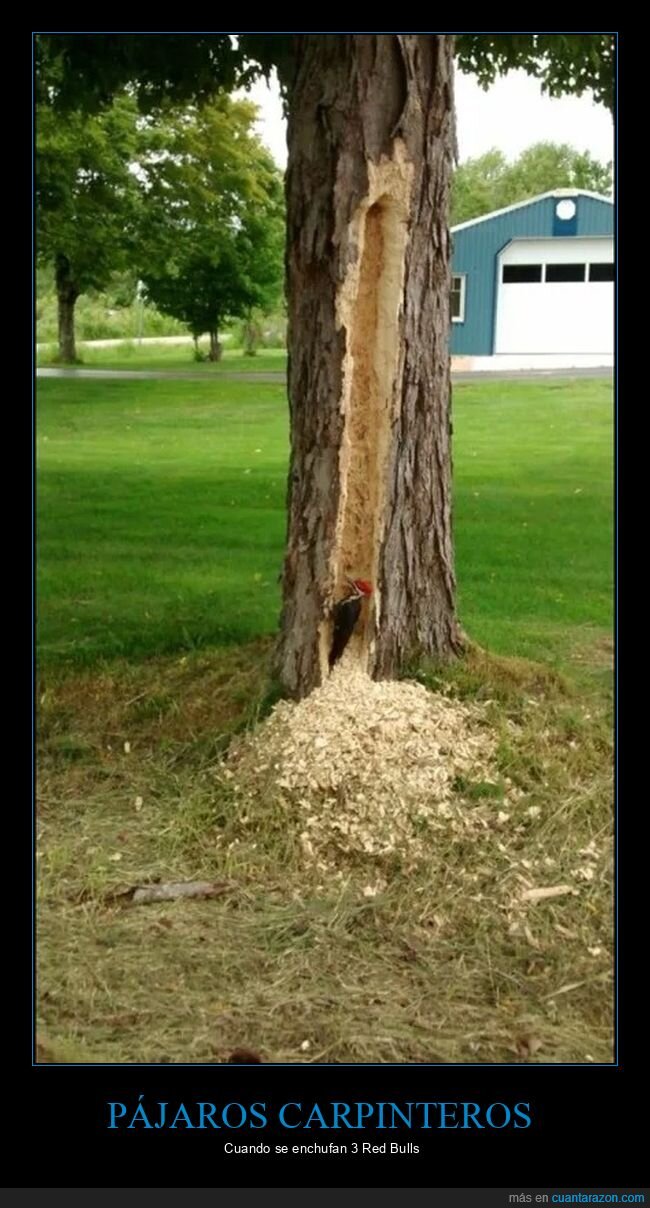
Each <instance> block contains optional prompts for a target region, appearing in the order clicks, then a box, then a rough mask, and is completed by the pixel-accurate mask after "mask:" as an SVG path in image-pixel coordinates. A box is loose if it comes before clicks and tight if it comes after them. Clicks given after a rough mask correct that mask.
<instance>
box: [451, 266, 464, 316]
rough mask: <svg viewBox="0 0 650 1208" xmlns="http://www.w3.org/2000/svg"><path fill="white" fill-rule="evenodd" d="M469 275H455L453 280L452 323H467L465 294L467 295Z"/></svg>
mask: <svg viewBox="0 0 650 1208" xmlns="http://www.w3.org/2000/svg"><path fill="white" fill-rule="evenodd" d="M466 284H467V275H466V274H465V273H454V275H453V277H452V279H451V321H452V323H464V322H465V293H466Z"/></svg>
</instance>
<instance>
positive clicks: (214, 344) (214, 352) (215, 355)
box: [208, 329, 223, 361]
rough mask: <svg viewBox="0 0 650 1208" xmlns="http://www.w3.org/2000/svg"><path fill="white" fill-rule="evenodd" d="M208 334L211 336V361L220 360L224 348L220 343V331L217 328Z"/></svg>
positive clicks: (209, 355)
mask: <svg viewBox="0 0 650 1208" xmlns="http://www.w3.org/2000/svg"><path fill="white" fill-rule="evenodd" d="M208 334H209V336H210V352H209V353H208V357H209V359H210V360H211V361H220V360H221V354H222V351H223V349H222V347H221V344H220V343H219V335H218V332H217V331H216V329H215V331H211V332H209V333H208Z"/></svg>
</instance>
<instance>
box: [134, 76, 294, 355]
mask: <svg viewBox="0 0 650 1208" xmlns="http://www.w3.org/2000/svg"><path fill="white" fill-rule="evenodd" d="M256 113H257V111H256V108H255V106H254V105H251V104H250V102H248V101H232V100H230V99H229V98H228V97H220V98H217V99H216V100H215V101H214V102H211V103H209V104H206V105H205V106H203V108H201V109H198V108H196V107H188V108H185V109H183V110H177V111H174V112H170V113H168V114H166V115H164V116H163V117H161V118H160V119H159V120H158V121H157V122H156V124H155V125H152V124H150V125H149V126H148V128H147V131H146V135H145V137H146V139H147V140H148V147H147V150H146V151H145V153H144V154H143V155H142V156H141V158H140V173H139V174H140V177H141V181H142V188H143V192H144V200H145V205H144V206H143V210H142V223H141V228H140V246H139V275H140V277H141V279H142V281H143V282H144V285H145V288H146V291H147V296H148V298H149V299H150V300H151V301H152V302H154V303H155V305H156V306H157V307H158V309H159V310H161V311H163V312H164V313H165V314H169V315H172V316H173V317H175V318H177V319H179V320H181V321H182V322H184V323H186V324H187V326H188V327H189V329H190V331H191V332H192V334H193V335H195V336H198V335H201V334H202V333H203V332H206V331H209V332H216V331H217V330H218V329H219V327H220V326H221V324H222V323H223V320H224V319H225V318H226V316H229V317H235V316H243V315H245V314H247V313H248V312H249V311H250V310H251V308H253V307H261V308H263V309H270V308H272V307H273V306H274V305H275V304H277V302H278V301H279V296H280V292H281V288H282V275H283V245H284V211H283V190H282V177H281V174H280V172H279V170H278V169H277V168H276V166H275V164H274V162H273V160H272V158H271V156H270V154H269V153H268V151H266V149H265V148H264V147H263V146H262V144H261V143H260V141H259V139H258V138H257V137H256V136H255V134H254V132H253V124H254V121H255V117H256Z"/></svg>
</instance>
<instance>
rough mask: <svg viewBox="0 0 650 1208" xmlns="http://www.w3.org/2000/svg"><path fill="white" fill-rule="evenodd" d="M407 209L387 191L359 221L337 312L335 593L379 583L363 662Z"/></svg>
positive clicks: (382, 501)
mask: <svg viewBox="0 0 650 1208" xmlns="http://www.w3.org/2000/svg"><path fill="white" fill-rule="evenodd" d="M405 211H406V198H405V197H401V196H398V197H396V198H393V197H392V196H389V195H383V196H381V197H380V198H379V199H378V200H377V201H376V202H375V203H374V204H373V205H371V206H370V207H369V208H368V209H367V210H366V211H365V216H363V218H362V220H361V223H360V233H359V248H360V259H359V261H358V269H357V271H356V274H355V275H356V289H346V290H344V291H343V293H342V301H341V305H340V312H339V313H340V315H341V318H342V321H343V322H344V324H345V327H346V330H347V353H346V361H345V370H344V372H345V378H346V388H345V393H344V410H345V431H344V437H343V445H342V451H341V505H340V511H339V519H338V526H337V537H336V546H335V551H334V570H335V594H336V598H337V599H340V598H341V596H342V595H344V594H345V592H346V590H347V583H346V576H349V577H351V578H355V579H367V580H369V581H370V583H372V585H373V589H374V591H373V596H372V599H371V601H370V602H364V604H363V608H362V612H361V618H360V620H359V622H358V625H357V628H356V631H355V634H354V636H353V637H352V639H351V641H350V644H349V654H348V655H347V659H354V661H355V662H357V664H359V663H360V664H361V665H362V666H363V667H364V668H366V667H367V664H368V651H369V644H370V642H371V640H372V636H373V634H374V631H375V626H376V625H377V623H378V621H379V619H380V615H381V597H380V594H379V591H378V585H377V571H378V566H379V551H380V546H381V541H382V537H383V531H384V524H385V507H386V500H387V490H386V487H387V472H388V453H389V445H390V436H391V426H392V421H393V415H394V409H395V398H394V395H395V379H396V375H397V369H398V362H399V313H400V305H401V296H402V286H403V276H404V250H405V245H406V212H405ZM330 633H331V630H330Z"/></svg>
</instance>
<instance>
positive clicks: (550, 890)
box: [521, 885, 578, 902]
mask: <svg viewBox="0 0 650 1208" xmlns="http://www.w3.org/2000/svg"><path fill="white" fill-rule="evenodd" d="M577 892H578V891H577V889H574V888H573V886H572V885H548V886H546V887H545V888H543V889H525V890H524V892H523V893H522V895H521V900H522V902H542V901H544V899H545V898H562V897H564V895H565V894H567V893H572V894H576V893H577Z"/></svg>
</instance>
